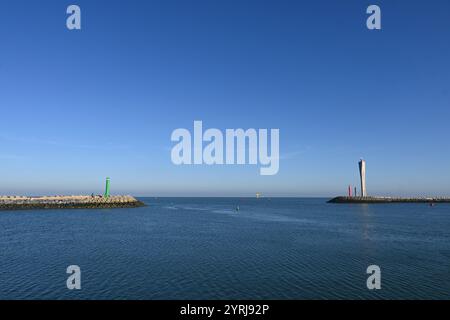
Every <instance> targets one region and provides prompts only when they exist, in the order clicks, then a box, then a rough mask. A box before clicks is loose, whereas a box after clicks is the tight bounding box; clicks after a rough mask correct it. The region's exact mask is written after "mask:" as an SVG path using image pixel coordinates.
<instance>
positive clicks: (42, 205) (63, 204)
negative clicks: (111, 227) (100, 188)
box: [0, 196, 145, 210]
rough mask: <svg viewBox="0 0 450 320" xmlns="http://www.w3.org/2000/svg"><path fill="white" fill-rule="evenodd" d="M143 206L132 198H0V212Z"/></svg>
mask: <svg viewBox="0 0 450 320" xmlns="http://www.w3.org/2000/svg"><path fill="white" fill-rule="evenodd" d="M142 206H145V204H144V203H143V202H142V201H139V200H137V199H136V198H134V197H132V196H109V197H103V196H52V197H18V196H0V210H35V209H111V208H136V207H142Z"/></svg>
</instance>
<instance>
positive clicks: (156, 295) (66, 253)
mask: <svg viewBox="0 0 450 320" xmlns="http://www.w3.org/2000/svg"><path fill="white" fill-rule="evenodd" d="M142 200H143V201H144V202H146V203H147V205H148V206H147V207H143V208H135V209H111V210H37V211H3V212H0V298H1V299H23V298H25V299H309V298H313V299H325V298H332V299H343V298H352V299H360V298H389V299H390V298H413V299H415V298H426V299H433V298H434V299H437V298H443V299H448V298H449V297H450V205H444V204H442V205H438V206H435V207H429V206H427V205H424V204H378V205H343V204H327V203H326V199H294V198H289V199H288V198H286V199H267V198H265V199H240V198H158V199H155V198H143V199H142ZM237 207H239V211H237V210H236V208H237ZM371 264H376V265H379V266H380V267H381V272H382V289H381V290H379V291H369V290H368V289H367V288H366V279H367V274H366V268H367V266H369V265H371ZM69 265H79V266H80V267H81V273H82V274H81V277H82V290H79V291H69V290H68V289H67V288H66V279H67V276H68V275H67V274H66V268H67V266H69Z"/></svg>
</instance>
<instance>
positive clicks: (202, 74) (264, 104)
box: [0, 0, 450, 196]
mask: <svg viewBox="0 0 450 320" xmlns="http://www.w3.org/2000/svg"><path fill="white" fill-rule="evenodd" d="M70 4H77V5H79V6H80V7H81V11H82V30H80V31H69V30H68V29H67V28H66V18H67V14H66V8H67V6H68V5H70ZM370 4H377V5H379V6H380V7H381V10H382V30H380V31H370V30H368V29H367V28H366V19H367V17H368V15H367V14H366V8H367V7H368V6H369V5H370ZM0 111H1V122H0V123H1V126H0V194H32V195H39V194H71V193H89V194H90V193H91V192H94V193H101V192H102V191H103V187H104V179H105V177H106V176H110V177H111V186H112V191H113V193H131V194H134V195H148V196H253V195H254V194H255V192H257V191H259V192H262V193H263V194H265V195H270V196H331V195H338V194H345V193H346V188H347V186H348V185H349V184H352V185H355V184H357V182H358V171H357V162H358V160H359V158H360V157H363V158H364V159H366V161H367V183H368V186H367V188H368V192H369V194H377V195H380V194H386V195H424V194H430V195H450V141H449V138H450V125H449V120H450V2H449V1H448V0H441V1H439V0H435V1H415V0H414V1H412V0H411V1H405V0H396V1H392V0H389V1H380V0H378V1H373V2H368V1H361V0H346V1H335V0H329V1H324V0H315V1H283V0H276V1H275V0H273V1H266V0H258V1H257V0H226V1H225V0H215V1H212V0H183V1H182V0H179V1H172V0H160V1H156V0H155V1H110V0H109V1H99V0H96V1H92V0H89V1H85V0H74V1H71V2H69V1H64V0H58V1H46V0H42V1H24V0H14V1H13V0H1V1H0ZM194 120H202V121H203V125H204V126H205V127H207V128H219V129H221V130H225V129H226V128H279V129H280V155H281V160H280V171H279V173H278V174H277V175H275V176H260V175H259V166H251V165H247V166H206V165H204V166H175V165H173V164H172V162H171V159H170V149H171V147H172V146H173V145H174V143H172V142H171V141H170V135H171V133H172V131H173V130H174V129H176V128H183V127H184V128H188V129H191V130H192V126H193V121H194Z"/></svg>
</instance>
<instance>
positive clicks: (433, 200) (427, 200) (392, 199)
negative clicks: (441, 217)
mask: <svg viewBox="0 0 450 320" xmlns="http://www.w3.org/2000/svg"><path fill="white" fill-rule="evenodd" d="M328 203H450V198H438V197H437V198H435V197H431V198H426V197H425V198H395V197H336V198H333V199H331V200H329V201H328Z"/></svg>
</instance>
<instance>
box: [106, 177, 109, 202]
mask: <svg viewBox="0 0 450 320" xmlns="http://www.w3.org/2000/svg"><path fill="white" fill-rule="evenodd" d="M105 198H109V178H106V187H105Z"/></svg>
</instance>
